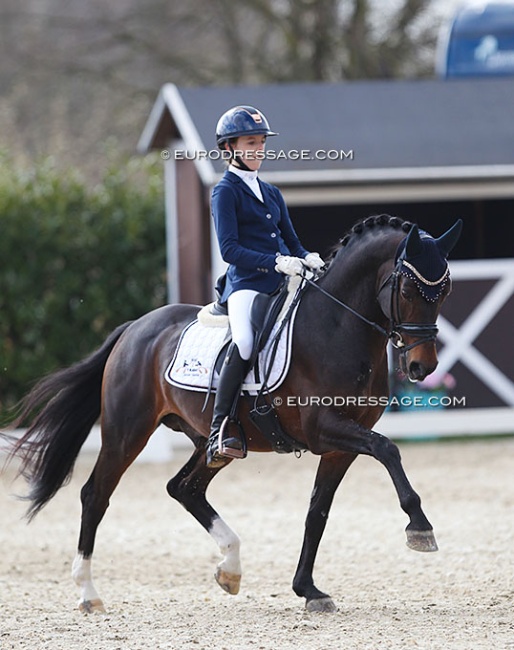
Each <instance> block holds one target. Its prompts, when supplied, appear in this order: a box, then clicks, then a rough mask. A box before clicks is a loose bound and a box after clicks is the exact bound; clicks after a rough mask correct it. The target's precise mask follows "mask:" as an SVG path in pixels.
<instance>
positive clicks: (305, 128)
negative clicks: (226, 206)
mask: <svg viewBox="0 0 514 650" xmlns="http://www.w3.org/2000/svg"><path fill="white" fill-rule="evenodd" d="M237 104H250V105H254V106H257V107H258V108H259V109H261V110H262V111H263V112H264V113H265V114H266V116H267V117H268V120H269V122H270V124H271V127H272V128H273V129H274V130H276V131H278V132H279V136H277V137H276V138H270V139H269V140H268V146H267V148H268V150H269V149H273V150H275V151H277V152H280V151H282V152H290V151H303V152H308V154H303V155H308V156H310V157H311V158H312V159H301V160H300V159H292V158H291V157H290V156H289V154H287V153H286V154H285V155H284V154H279V153H277V156H282V155H284V157H283V158H279V159H276V160H273V161H266V162H265V165H264V166H263V173H262V176H263V177H264V178H265V179H266V180H269V181H271V182H276V183H279V184H281V185H285V186H287V185H292V186H294V185H296V186H300V185H303V184H308V185H311V186H315V185H325V186H328V185H331V184H341V183H343V184H344V183H350V184H351V183H398V182H401V183H409V182H419V181H428V182H434V181H437V182H443V183H444V182H451V181H455V180H464V181H467V182H469V181H473V180H474V179H481V180H483V181H498V180H504V181H505V180H507V179H508V180H509V181H512V180H513V179H514V120H513V119H512V110H511V107H512V106H514V83H512V80H508V79H464V80H452V81H448V80H440V79H433V80H417V81H356V82H343V83H294V84H274V85H261V86H233V87H207V88H205V87H204V88H184V87H177V86H175V85H173V84H166V85H164V86H163V87H162V88H161V90H160V92H159V96H158V98H157V100H156V102H155V104H154V107H153V110H152V112H151V114H150V116H149V118H148V121H147V123H146V126H145V129H144V131H143V133H142V135H141V138H140V141H139V144H138V150H139V151H140V152H142V153H144V152H147V151H150V150H151V149H164V148H167V147H169V146H170V143H171V142H172V141H181V144H177V145H176V147H177V148H178V149H180V147H182V149H183V150H184V151H188V152H189V153H191V152H194V151H197V152H198V151H205V152H210V153H208V154H205V157H204V158H203V159H197V160H195V165H196V167H197V170H198V173H199V175H200V177H201V179H202V182H203V183H204V184H205V185H211V184H213V183H214V182H216V180H217V178H218V177H219V176H220V175H221V174H222V172H223V169H224V167H223V162H222V161H221V160H215V159H213V157H214V156H215V155H216V153H214V152H215V151H216V145H215V140H214V128H215V124H216V121H217V119H218V117H219V116H220V115H221V114H222V113H223V112H224V111H225V110H227V109H228V108H230V107H232V106H234V105H237ZM319 151H321V152H322V154H321V155H322V156H323V155H324V156H325V159H320V158H319V154H317V153H316V152H319ZM323 152H326V153H325V154H323ZM329 152H332V153H329ZM333 152H338V153H337V155H338V159H329V157H330V156H334V157H335V156H336V153H333ZM339 152H343V153H339ZM285 156H287V157H285Z"/></svg>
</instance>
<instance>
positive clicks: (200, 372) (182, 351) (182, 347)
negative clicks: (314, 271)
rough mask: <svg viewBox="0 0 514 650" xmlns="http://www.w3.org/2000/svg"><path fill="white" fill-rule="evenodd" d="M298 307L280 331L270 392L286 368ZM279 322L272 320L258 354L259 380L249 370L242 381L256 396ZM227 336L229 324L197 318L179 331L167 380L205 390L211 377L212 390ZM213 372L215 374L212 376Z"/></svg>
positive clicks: (285, 372)
mask: <svg viewBox="0 0 514 650" xmlns="http://www.w3.org/2000/svg"><path fill="white" fill-rule="evenodd" d="M297 310H298V305H296V307H295V309H294V311H293V314H292V317H291V319H290V321H289V323H288V324H287V325H286V326H285V327H284V329H283V330H282V333H281V334H280V340H279V342H278V346H277V351H276V354H275V359H274V362H273V367H272V369H271V372H270V376H269V378H268V381H267V386H268V389H269V390H270V391H271V390H275V389H276V388H278V387H279V386H280V384H281V383H282V382H283V381H284V379H285V376H286V375H287V372H288V370H289V364H290V361H291V340H292V336H293V325H294V320H295V316H296V312H297ZM281 322H282V319H279V320H278V321H277V322H276V323H275V326H274V327H273V330H272V332H271V335H270V336H269V338H268V341H267V342H266V345H265V347H264V349H263V350H262V351H261V353H260V354H259V359H258V366H259V378H260V381H257V380H256V377H255V371H254V369H252V370H251V371H250V372H249V373H248V375H247V376H246V378H245V380H244V382H243V386H242V390H244V391H247V392H249V393H250V394H254V395H255V394H257V392H258V391H259V389H260V388H261V387H262V380H263V378H264V377H265V376H266V373H267V370H268V366H269V363H270V357H271V353H272V349H273V348H274V346H275V338H276V334H277V332H278V329H279V327H280V324H281ZM229 336H230V335H229V328H228V327H206V326H205V325H203V324H202V323H201V322H199V321H198V319H196V320H194V321H193V322H192V323H190V324H189V325H188V326H187V327H186V328H185V330H184V331H183V332H182V336H181V337H180V341H179V344H178V346H177V350H176V351H175V356H174V357H173V360H172V362H171V363H170V365H169V366H168V368H167V370H166V373H165V379H166V381H168V382H169V383H170V384H172V385H173V386H178V387H179V388H185V389H186V390H194V391H197V392H198V391H199V392H207V389H208V387H209V385H210V384H211V379H212V388H213V389H215V388H216V386H217V384H218V373H217V372H216V371H215V369H214V364H215V362H216V359H217V358H218V354H219V352H220V350H221V348H222V347H223V345H224V344H225V343H226V341H227V340H228V339H229ZM213 373H214V376H212V375H213Z"/></svg>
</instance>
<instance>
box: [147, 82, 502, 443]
mask: <svg viewBox="0 0 514 650" xmlns="http://www.w3.org/2000/svg"><path fill="white" fill-rule="evenodd" d="M237 104H250V105H253V106H257V107H258V108H259V109H261V110H262V111H263V112H264V113H265V115H266V116H267V117H268V120H269V122H270V124H271V127H272V128H273V129H274V130H276V131H278V132H279V136H278V137H276V138H270V139H269V141H268V147H267V148H268V151H270V150H273V151H274V152H276V153H275V154H273V155H274V159H268V160H266V161H265V163H264V164H263V167H262V170H261V172H260V175H261V177H262V178H263V179H264V180H266V181H269V182H271V183H274V184H276V185H278V186H279V187H280V189H281V190H282V192H283V194H284V197H285V199H286V202H287V204H288V206H289V210H290V213H291V217H292V219H293V222H294V224H295V228H296V230H297V232H298V234H299V236H300V239H301V240H302V242H303V243H304V245H305V246H306V247H307V248H309V249H310V250H317V251H319V252H320V253H321V254H324V253H326V252H327V251H328V250H329V249H330V247H331V246H332V245H333V244H334V243H336V242H337V240H338V239H339V237H340V236H342V235H343V234H344V233H345V232H346V231H347V230H348V229H349V228H350V227H351V225H352V224H353V223H354V222H355V221H357V220H358V219H360V218H363V217H365V216H368V215H370V214H379V213H384V212H386V213H389V214H394V215H397V216H399V217H401V218H404V219H409V220H412V221H415V222H416V223H418V224H419V225H420V226H421V227H422V228H424V229H426V230H427V231H429V232H430V233H431V234H433V235H435V236H437V235H439V234H440V233H442V232H443V231H444V230H445V229H447V228H448V227H449V226H450V225H451V224H452V223H453V222H454V221H455V220H456V219H457V218H459V217H460V218H462V219H463V220H464V232H463V236H462V239H461V241H460V242H459V244H458V246H457V248H456V249H455V251H454V253H453V255H452V276H453V278H454V280H455V283H454V286H455V289H454V295H453V296H452V298H451V300H449V301H448V303H447V305H445V307H444V310H443V315H442V317H441V319H440V323H439V325H440V343H441V350H440V366H439V370H440V372H442V373H444V372H451V373H452V375H454V376H455V378H456V380H457V384H456V386H457V388H456V391H457V393H459V394H461V395H463V394H465V396H466V397H467V400H466V408H465V409H463V408H460V409H457V408H456V409H453V411H460V412H461V413H462V412H463V411H464V410H465V411H466V412H468V413H469V414H470V415H471V410H474V409H478V411H477V413H481V414H483V415H484V416H485V411H487V413H488V417H489V418H491V417H493V416H494V418H496V419H495V421H494V422H492V423H491V425H490V428H491V429H494V430H495V431H499V432H505V431H511V432H512V431H514V423H513V420H512V415H513V413H514V410H513V409H514V379H513V376H514V373H513V367H514V346H512V345H511V344H510V343H509V332H510V330H511V329H512V322H513V321H514V296H513V292H514V220H513V219H512V218H509V217H510V216H511V215H512V214H513V213H514V120H513V119H512V109H511V107H512V106H513V105H514V84H513V83H512V81H510V80H508V79H467V80H455V81H443V80H420V81H392V82H391V81H387V82H381V81H380V82H377V81H373V82H370V81H362V82H348V83H298V84H280V85H263V86H246V87H245V86H234V87H209V88H179V87H177V86H175V85H173V84H166V85H165V86H163V87H162V88H161V90H160V92H159V94H158V97H157V99H156V102H155V104H154V106H153V109H152V111H151V113H150V115H149V117H148V121H147V123H146V126H145V128H144V131H143V133H142V135H141V137H140V140H139V144H138V150H139V152H140V153H143V154H144V153H147V152H149V151H152V150H157V151H160V152H161V156H162V158H163V160H164V164H163V166H164V173H165V180H166V220H167V246H168V279H169V299H170V302H192V303H198V304H204V303H206V302H209V301H210V300H212V297H213V284H214V281H215V278H216V277H217V275H218V274H219V273H221V272H222V271H223V268H224V265H223V262H222V260H221V258H220V255H219V250H218V247H217V243H216V239H215V236H214V233H213V228H212V224H211V217H210V208H209V196H210V191H211V188H212V186H213V185H214V184H215V183H216V182H217V180H218V179H219V178H220V177H221V175H222V174H223V172H224V168H225V163H224V161H223V160H222V159H221V155H220V153H219V151H218V150H217V149H216V144H215V138H214V129H215V125H216V122H217V119H218V117H219V116H220V115H221V114H222V113H223V112H224V111H226V110H227V109H228V108H230V107H232V106H235V105H237ZM483 407H489V408H488V409H483ZM480 409H482V410H481V411H480ZM491 409H492V410H491ZM445 414H446V419H448V415H449V412H448V411H445ZM435 415H436V414H434V416H435ZM477 421H478V420H477V417H474V418H473V417H471V418H470V419H469V421H468V423H467V424H465V425H464V424H462V423H463V422H464V419H463V418H462V417H461V419H460V422H461V423H460V424H458V425H456V427H457V428H456V429H455V430H454V432H456V433H462V432H463V431H461V429H463V428H465V427H467V428H468V429H467V430H468V431H469V432H471V433H473V427H474V426H475V427H476V422H477ZM434 426H435V425H434ZM483 426H485V424H484V425H483ZM483 426H482V427H481V428H480V427H479V429H480V430H482V429H483ZM446 429H448V427H446ZM451 431H452V429H451V427H450V432H451Z"/></svg>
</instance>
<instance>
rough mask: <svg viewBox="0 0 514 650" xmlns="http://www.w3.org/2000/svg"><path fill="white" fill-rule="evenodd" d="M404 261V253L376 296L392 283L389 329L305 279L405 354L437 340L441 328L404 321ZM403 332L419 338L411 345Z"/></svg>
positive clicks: (315, 283)
mask: <svg viewBox="0 0 514 650" xmlns="http://www.w3.org/2000/svg"><path fill="white" fill-rule="evenodd" d="M403 263H404V255H403V254H402V255H400V256H399V257H398V259H397V261H396V265H395V267H394V269H393V270H392V271H391V273H390V274H389V275H388V276H387V278H386V279H385V280H384V282H382V284H381V286H380V289H379V290H378V292H377V296H376V297H377V300H378V298H379V296H380V294H381V293H382V291H383V290H384V289H385V288H386V287H387V286H388V285H391V296H390V308H389V316H388V318H389V326H388V328H387V329H385V328H383V327H382V326H381V325H379V324H378V323H375V322H374V321H371V320H369V319H368V318H366V317H365V316H363V315H362V314H359V312H358V311H355V309H352V307H350V306H349V305H347V304H346V303H344V302H343V301H342V300H339V299H338V298H336V297H335V296H333V295H332V294H331V293H330V292H328V291H326V290H325V289H323V287H320V286H319V284H318V283H317V282H315V281H314V280H312V279H311V278H308V277H307V276H306V275H305V274H304V279H305V281H306V282H307V283H308V284H310V285H311V286H312V287H315V288H316V289H317V290H318V291H320V292H321V293H323V294H324V295H325V296H327V298H330V300H332V301H333V302H335V303H337V304H338V305H339V306H341V307H344V308H345V309H346V310H347V311H349V312H350V313H351V314H353V315H354V316H356V317H357V318H359V319H360V320H361V321H363V322H364V323H366V324H367V325H369V326H370V327H373V329H375V330H376V331H377V332H380V334H382V335H383V336H385V337H386V338H387V339H388V340H390V341H391V343H392V345H393V346H394V347H395V348H397V349H399V350H400V355H401V356H405V355H406V353H407V352H408V351H409V350H412V349H413V348H415V347H417V346H418V345H423V344H424V343H428V342H429V341H435V340H436V337H437V332H438V331H439V330H438V327H437V325H436V323H406V322H403V321H402V318H401V313H400V276H401V275H402V272H401V269H402V265H403ZM447 273H448V271H446V272H445V274H444V276H443V277H442V278H441V279H440V280H438V281H437V283H434V284H438V283H440V282H442V281H443V280H444V279H445V278H446V276H447ZM402 334H403V335H405V334H406V335H408V336H411V337H415V338H416V339H417V340H416V341H414V343H410V344H409V345H406V344H405V342H404V340H403V336H402Z"/></svg>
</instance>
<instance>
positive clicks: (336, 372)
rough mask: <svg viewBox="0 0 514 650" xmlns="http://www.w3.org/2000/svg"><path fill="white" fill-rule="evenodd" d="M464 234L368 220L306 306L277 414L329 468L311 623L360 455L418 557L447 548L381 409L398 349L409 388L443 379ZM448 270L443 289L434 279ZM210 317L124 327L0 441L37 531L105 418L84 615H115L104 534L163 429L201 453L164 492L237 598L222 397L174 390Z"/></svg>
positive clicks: (84, 568) (314, 527)
mask: <svg viewBox="0 0 514 650" xmlns="http://www.w3.org/2000/svg"><path fill="white" fill-rule="evenodd" d="M461 225H462V222H461V221H460V220H459V221H458V222H456V223H455V224H454V226H452V228H450V229H449V230H448V231H447V232H446V233H444V234H443V235H441V236H440V237H439V238H437V239H435V238H433V237H431V236H430V235H428V234H427V233H425V232H424V231H419V229H418V227H417V226H416V225H415V224H412V223H410V222H407V221H403V220H402V219H399V218H398V217H391V216H389V215H378V216H373V217H368V218H367V219H365V220H363V221H360V222H359V223H357V224H356V225H355V226H354V227H353V228H352V230H351V231H349V233H348V234H347V235H346V236H345V237H343V238H342V239H341V240H339V242H338V243H337V244H336V246H335V247H334V249H333V251H332V253H331V255H330V257H329V259H328V260H327V264H326V270H325V272H324V273H322V274H321V275H320V277H317V278H314V279H313V278H311V279H309V280H308V282H309V286H308V288H307V290H305V292H304V294H303V297H302V299H301V301H300V302H299V305H298V307H297V312H296V319H295V322H294V331H293V337H292V350H293V352H292V356H291V362H290V367H289V370H288V373H287V375H286V377H285V379H284V381H283V383H282V384H281V385H280V386H279V387H278V388H277V389H276V391H274V392H273V394H272V396H273V397H274V398H277V397H278V398H280V400H281V403H282V407H280V408H277V414H278V418H279V420H280V424H281V426H282V428H283V430H284V431H285V432H286V433H287V434H288V435H289V436H290V438H292V439H294V440H296V441H297V442H298V443H299V445H300V446H302V447H303V448H304V449H307V450H308V451H309V452H310V453H312V454H315V455H317V456H319V458H320V460H319V466H318V469H317V473H316V477H315V481H314V488H313V490H312V494H311V499H310V505H309V508H308V514H307V517H306V521H305V532H304V539H303V545H302V549H301V553H300V558H299V561H298V565H297V569H296V573H295V575H294V579H293V584H292V587H293V590H294V592H295V593H296V594H297V595H298V596H299V597H302V598H305V607H306V608H307V610H309V611H322V612H333V611H336V605H335V603H334V601H333V600H332V598H331V597H330V595H328V594H327V593H325V592H323V591H321V590H320V589H318V588H317V587H316V585H315V584H314V580H313V569H314V562H315V558H316V554H317V550H318V546H319V544H320V541H321V538H322V535H323V532H324V529H325V525H326V522H327V518H328V514H329V511H330V507H331V504H332V501H333V498H334V494H335V492H336V490H337V488H338V486H339V484H340V483H341V481H342V479H343V477H344V476H345V474H346V472H347V470H348V468H349V467H350V466H351V465H352V463H353V462H354V460H355V459H356V457H357V456H358V455H360V454H365V455H368V456H372V457H373V458H375V459H376V460H378V461H379V462H380V463H381V464H382V465H383V466H384V467H385V468H386V470H387V472H388V473H389V475H390V477H391V479H392V482H393V484H394V487H395V489H396V492H397V495H398V499H399V502H400V506H401V508H402V509H403V511H404V512H405V513H406V515H407V517H408V519H409V523H408V525H407V527H406V536H407V546H408V547H410V548H411V549H414V550H416V551H422V552H431V551H436V550H437V543H436V540H435V536H434V533H433V529H432V526H431V524H430V522H429V520H428V519H427V517H426V515H425V513H424V512H423V510H422V507H421V500H420V497H419V495H418V494H417V493H416V492H415V490H414V489H413V487H412V486H411V484H410V482H409V480H408V478H407V476H406V473H405V471H404V469H403V467H402V463H401V457H400V453H399V450H398V447H397V446H396V444H394V443H393V442H392V441H391V440H390V439H388V438H387V437H385V436H383V435H381V434H380V433H379V432H377V431H375V430H373V427H374V425H375V424H376V422H377V421H378V420H379V418H380V416H381V415H382V413H383V411H384V409H385V405H384V400H383V399H378V398H385V400H386V401H387V398H388V396H389V392H388V361H387V343H388V341H389V340H391V341H392V342H393V344H394V345H395V346H397V347H398V348H399V349H400V364H401V367H402V369H403V371H404V372H405V374H406V375H407V376H408V377H409V378H410V379H411V380H412V381H418V380H422V379H424V378H425V377H426V376H427V375H429V374H430V373H432V372H433V371H434V370H435V368H436V365H437V351H436V341H435V339H436V333H437V326H436V319H437V316H438V313H439V311H440V308H441V305H442V303H443V301H444V300H445V298H446V296H447V295H448V293H449V292H450V287H451V281H450V276H449V269H448V265H447V261H446V260H447V257H448V254H449V252H450V251H451V250H452V248H453V247H454V245H455V243H456V242H457V240H458V237H459V235H460V230H461ZM409 260H410V261H409ZM441 264H442V265H443V266H442V267H441ZM422 269H425V271H422ZM427 269H428V270H427ZM437 269H439V270H437ZM441 270H444V273H442V275H441V277H440V278H439V277H435V276H434V273H436V275H438V274H439V271H441ZM423 273H425V275H430V274H432V277H430V278H427V277H425V275H423ZM199 310H200V307H199V306H197V305H189V304H174V305H166V306H163V307H160V308H158V309H156V310H153V311H151V312H149V313H147V314H145V315H143V316H142V317H140V318H138V319H137V320H134V321H130V322H128V323H124V324H123V325H121V326H119V327H118V328H117V329H115V330H114V331H113V332H112V333H111V334H110V336H108V338H107V339H106V340H105V342H104V343H103V345H101V347H100V348H99V349H97V350H96V351H94V352H93V353H92V354H91V355H89V356H88V357H87V358H85V359H83V360H81V361H79V362H78V363H76V364H74V365H72V366H70V367H68V368H65V369H61V370H58V371H56V372H55V373H53V374H51V375H49V376H47V377H45V378H43V379H41V380H40V381H39V382H38V383H37V384H36V385H35V386H34V388H33V389H32V391H31V392H29V393H28V395H26V397H25V398H24V399H23V400H22V403H21V409H20V412H19V415H18V417H17V418H16V420H15V421H14V422H12V423H11V424H12V426H19V425H20V424H21V423H23V422H28V429H27V431H26V433H25V434H24V435H22V436H21V437H20V438H19V439H14V438H13V437H11V434H9V433H7V432H6V431H4V433H3V434H2V435H3V437H4V439H7V438H9V445H10V459H12V458H13V457H15V456H17V457H18V459H19V461H20V466H19V473H20V474H21V475H23V476H24V477H25V478H26V479H27V480H28V482H29V484H30V492H29V494H28V496H27V497H26V498H27V499H28V500H29V501H30V505H29V508H28V511H27V518H28V519H29V521H30V520H31V519H32V518H33V517H34V516H35V515H36V514H37V513H38V512H39V511H40V510H41V509H42V508H43V506H44V505H45V504H46V503H47V502H48V501H49V500H50V499H51V498H52V497H53V496H54V495H55V494H56V492H57V491H58V490H59V489H60V487H61V486H62V485H63V484H65V483H66V481H67V480H69V479H70V477H71V474H72V471H73V467H74V463H75V460H76V458H77V456H78V454H79V451H80V449H81V446H82V445H83V443H84V441H85V440H86V438H87V436H88V434H89V433H90V430H91V428H92V426H93V424H94V423H95V422H96V421H97V419H98V418H99V417H100V424H101V433H102V443H101V449H100V451H99V454H98V458H97V459H96V464H95V466H94V469H93V471H92V473H91V475H90V476H89V478H88V480H87V482H86V483H85V484H84V486H83V487H82V489H81V493H80V498H81V502H82V517H81V527H80V534H79V540H78V548H77V553H76V556H75V559H74V561H73V564H72V578H73V580H74V582H75V583H76V585H77V587H78V588H79V590H80V601H79V609H80V610H81V611H82V612H85V613H89V612H93V611H99V612H104V611H105V607H104V604H103V601H102V600H101V598H100V596H99V595H98V592H97V590H96V588H95V586H94V584H93V580H92V573H91V562H92V556H93V549H94V543H95V536H96V533H97V528H98V526H99V524H100V522H101V520H102V518H103V516H104V514H105V512H106V510H107V507H108V505H109V498H110V497H111V495H112V493H113V491H114V489H115V488H116V486H117V484H118V482H119V481H120V478H121V477H122V475H123V473H124V472H125V471H126V470H127V468H128V467H129V466H130V464H131V463H132V462H133V461H134V460H135V459H136V457H137V456H138V454H139V453H140V452H141V451H142V450H143V448H144V447H145V445H146V443H147V442H148V440H149V438H150V436H151V435H152V433H153V432H154V431H155V429H156V427H157V426H158V425H159V424H164V425H166V426H167V427H169V428H171V429H173V430H175V431H181V432H183V433H184V434H185V435H186V436H188V437H189V438H190V440H191V441H192V442H193V444H194V451H193V453H192V455H191V457H190V458H189V460H188V461H187V462H186V464H185V465H184V466H183V467H182V468H181V469H180V471H179V472H178V473H177V474H176V476H174V477H173V478H171V479H170V480H169V482H168V483H167V492H168V494H169V495H170V496H171V497H172V498H174V499H176V500H177V501H178V502H179V503H180V504H182V506H184V507H185V508H186V510H187V511H188V512H189V513H190V514H191V515H192V516H193V517H194V518H195V519H196V520H197V521H198V522H199V523H200V524H201V525H202V526H203V527H204V528H205V530H206V531H207V532H208V533H209V534H210V535H211V536H212V538H213V540H214V541H215V542H216V543H217V544H218V546H219V550H220V553H221V555H222V560H221V562H220V563H219V564H218V566H217V570H216V573H215V579H216V581H217V582H218V584H219V585H220V587H221V588H222V589H224V590H225V591H226V592H228V593H229V594H236V593H238V591H239V588H240V581H241V574H242V571H241V562H240V553H239V552H240V539H239V537H238V535H237V534H236V533H235V532H234V531H233V530H232V529H231V528H230V527H229V526H228V525H227V524H226V523H225V522H224V520H223V519H222V517H221V516H220V515H219V514H218V513H217V512H216V510H215V509H214V508H213V507H212V505H211V504H210V503H209V501H208V500H207V498H206V491H207V488H208V486H209V484H210V482H211V481H212V479H213V478H214V477H215V476H216V475H217V474H218V472H219V471H221V469H223V468H224V467H226V466H227V465H228V464H229V463H230V462H232V460H233V459H230V458H227V459H226V460H225V463H224V464H223V465H222V466H220V467H216V468H208V467H206V463H205V454H206V448H205V438H206V437H207V436H208V434H209V425H210V419H211V413H212V402H213V398H212V396H210V397H209V398H208V403H207V408H202V406H205V405H204V404H203V402H204V400H205V394H203V393H200V392H195V391H190V390H184V389H182V388H177V387H174V386H171V385H170V384H169V383H168V382H166V381H165V380H164V374H165V370H166V367H167V366H168V364H169V362H170V359H171V358H172V357H173V354H174V351H175V349H176V347H177V344H178V342H179V339H180V336H181V332H182V331H183V329H184V328H185V326H186V325H187V324H189V323H190V322H191V321H193V320H194V319H195V318H196V316H197V314H198V312H199ZM338 396H346V397H349V396H352V397H353V398H359V399H358V400H357V399H353V400H347V401H346V402H345V404H344V405H343V406H341V403H338V401H337V399H334V398H337V397H338ZM313 397H316V399H312V398H313ZM300 398H302V399H300ZM371 398H374V399H371ZM288 400H289V401H288ZM366 400H367V402H366ZM363 401H364V402H366V403H364V404H363V403H362V402H363ZM277 403H278V401H277ZM250 407H251V399H249V398H248V397H242V398H241V399H240V401H239V405H238V418H239V421H240V423H241V426H242V427H243V429H244V431H245V433H246V439H247V446H248V450H249V451H253V452H268V451H272V445H271V444H270V442H269V440H268V439H267V438H266V437H265V436H264V435H263V434H262V433H261V431H260V429H259V428H258V427H257V426H256V425H255V424H254V422H253V420H252V419H251V417H250ZM239 462H244V461H243V460H241V461H239Z"/></svg>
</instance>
